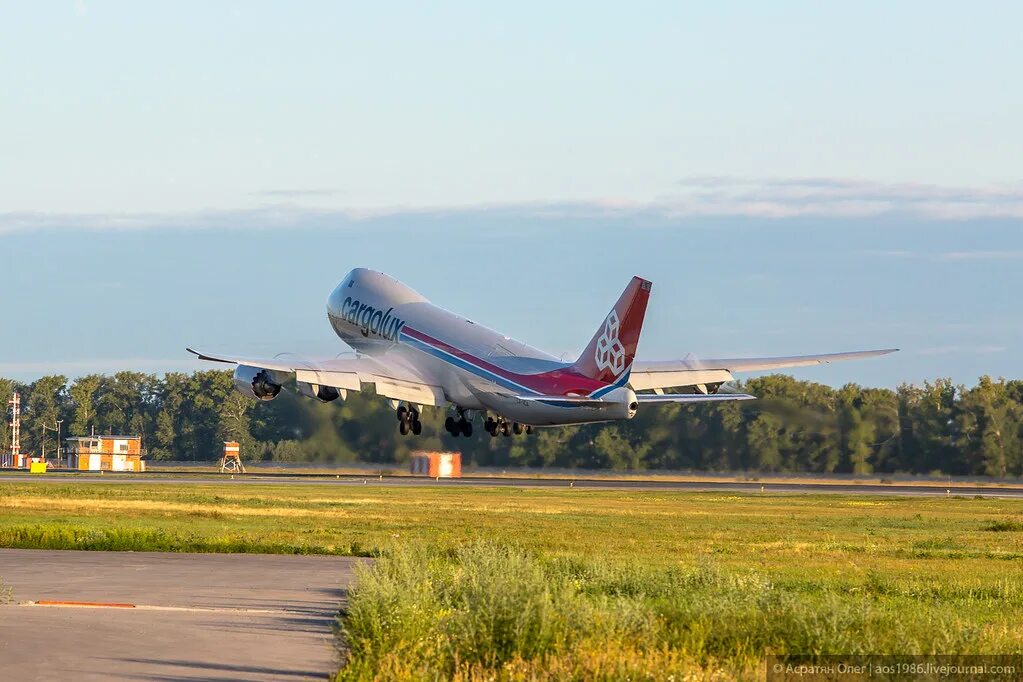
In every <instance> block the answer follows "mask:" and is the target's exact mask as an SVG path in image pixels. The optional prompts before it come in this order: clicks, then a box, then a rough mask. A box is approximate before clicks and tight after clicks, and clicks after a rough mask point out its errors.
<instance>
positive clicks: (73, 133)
mask: <svg viewBox="0 0 1023 682" xmlns="http://www.w3.org/2000/svg"><path fill="white" fill-rule="evenodd" d="M1021 22H1023V5H1019V4H1018V3H1010V2H1002V3H995V2H976V3H969V4H968V5H966V4H962V3H943V2H927V3H923V2H911V1H907V2H900V3H881V2H862V3H848V4H846V5H844V6H839V5H838V4H837V3H819V2H780V3H770V4H768V3H760V2H722V3H713V4H708V3H680V2H663V3H657V2H639V3H629V4H627V5H624V4H618V3H614V4H612V3H570V2H565V3H533V2H520V3H510V4H507V5H506V6H491V5H480V4H478V3H444V2H438V3H386V4H385V3H340V2H323V3H318V2H305V3H300V4H295V3H288V4H286V3H261V2H244V3H242V2H237V3H234V2H219V3H198V2H196V3H192V2H175V3H129V2H91V1H88V0H86V1H80V2H67V3H61V2H52V3H0V79H2V83H3V90H2V94H0V124H2V125H3V130H4V132H3V134H2V135H0V263H3V265H2V266H0V277H2V278H3V280H4V281H6V287H4V288H5V289H6V292H7V294H6V297H5V298H6V302H5V303H4V305H3V310H4V311H5V313H4V314H2V315H0V376H8V377H13V378H17V379H21V380H30V379H33V378H35V377H37V376H39V375H41V374H45V373H54V372H59V373H64V374H67V375H69V376H75V375H79V374H82V373H87V372H93V371H102V372H110V371H115V370H118V369H121V368H131V369H141V370H145V371H156V372H162V371H171V370H174V371H177V370H187V369H192V368H197V367H199V366H200V365H199V364H197V363H195V362H193V361H191V360H189V358H188V357H187V356H185V355H184V353H183V347H184V346H185V345H198V346H201V347H204V348H208V349H210V350H220V351H234V352H240V353H259V354H264V353H270V354H273V353H276V352H279V351H290V352H297V353H308V354H312V355H320V356H322V355H331V354H333V353H336V352H338V350H340V348H339V347H338V343H339V342H337V341H336V340H335V339H333V338H332V336H331V332H330V330H329V327H328V325H327V323H326V321H325V319H324V302H325V299H326V296H327V293H328V292H329V291H330V290H331V288H332V287H333V285H334V284H335V283H336V281H337V280H339V279H340V277H341V276H342V275H343V274H344V273H345V272H347V271H348V270H349V269H351V268H352V267H356V266H367V267H373V268H375V269H379V270H383V271H385V272H388V273H390V274H393V275H395V276H396V277H398V278H399V279H402V280H403V281H405V282H406V283H408V284H409V285H411V286H412V287H414V288H416V289H418V290H419V291H421V292H422V293H423V294H425V295H427V296H428V297H430V298H431V299H433V300H435V301H436V302H437V303H439V304H441V305H444V306H445V307H448V308H451V309H453V310H456V311H458V312H460V313H463V314H466V315H468V316H470V317H472V318H473V319H476V320H477V321H479V322H481V323H484V324H487V325H488V326H491V327H495V328H497V329H499V330H501V331H503V332H504V333H507V334H509V335H510V336H514V337H516V338H519V339H521V340H523V341H525V342H527V343H531V344H532V345H536V346H539V347H541V348H544V349H545V350H548V351H549V352H553V353H555V354H556V355H560V354H565V356H566V357H572V356H574V354H576V353H578V352H579V350H580V349H581V347H582V346H583V345H585V343H586V341H587V339H589V337H590V336H591V335H592V333H593V331H594V330H595V329H596V327H597V326H598V324H599V323H600V321H601V320H602V319H603V317H604V315H606V312H607V310H608V308H609V307H610V305H611V304H612V303H613V301H614V300H615V298H616V297H617V296H618V294H619V293H620V291H621V289H622V288H623V287H624V286H625V284H626V283H627V281H628V278H629V277H630V276H632V275H634V274H639V275H642V276H645V277H648V278H650V279H652V280H653V281H654V291H653V299H652V301H651V308H650V311H649V315H648V322H647V325H646V327H645V329H644V335H643V339H642V342H641V345H640V355H641V357H644V358H651V359H654V358H656V359H667V358H675V357H683V356H685V355H686V354H688V353H694V354H695V355H696V356H697V357H700V356H703V357H709V356H719V357H720V356H723V355H738V354H752V355H762V354H791V353H804V352H805V353H816V352H828V351H841V350H855V349H861V348H873V347H891V346H897V347H900V348H902V349H903V350H902V351H901V352H900V353H899V354H897V355H895V356H889V357H886V358H882V359H878V360H872V361H865V362H859V363H848V364H841V365H834V366H829V367H824V368H815V369H812V370H800V371H799V372H797V373H796V374H797V376H800V377H802V378H808V379H814V380H817V381H822V382H824V383H830V384H833V385H841V384H843V383H846V382H848V381H855V382H859V383H863V384H867V385H878V386H895V385H898V384H900V383H903V382H916V383H919V382H922V381H924V380H927V379H933V378H935V377H939V376H949V377H952V378H953V379H954V380H956V381H959V382H964V383H971V382H973V381H975V379H976V377H977V376H979V375H980V374H991V375H994V376H1006V377H1023V359H1021V353H1020V349H1021V344H1020V342H1021V340H1023V322H1021V320H1020V316H1019V312H1018V311H1019V309H1020V306H1019V304H1018V293H1017V292H1019V291H1020V290H1021V287H1020V285H1021V284H1023V275H1021V274H1020V270H1021V268H1020V265H1021V264H1023V231H1021V227H1023V171H1021V166H1020V163H1019V160H1020V159H1021V158H1023V126H1021V125H1020V124H1019V121H1023V88H1020V87H1018V85H1017V83H1018V78H1019V73H1021V72H1023V47H1021V44H1020V41H1019V39H1018V27H1019V26H1020V25H1021Z"/></svg>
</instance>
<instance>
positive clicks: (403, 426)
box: [398, 419, 409, 436]
mask: <svg viewBox="0 0 1023 682" xmlns="http://www.w3.org/2000/svg"><path fill="white" fill-rule="evenodd" d="M408 428H409V427H408V422H407V421H405V420H404V419H402V420H401V421H400V422H398V433H400V434H401V435H403V436H407V435H408Z"/></svg>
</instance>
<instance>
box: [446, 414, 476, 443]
mask: <svg viewBox="0 0 1023 682" xmlns="http://www.w3.org/2000/svg"><path fill="white" fill-rule="evenodd" d="M444 428H445V430H447V432H448V433H450V434H451V435H452V436H455V437H456V438H457V437H458V436H465V437H466V438H468V437H469V436H471V435H472V422H471V421H469V420H468V419H466V418H465V415H463V414H460V415H458V419H455V418H454V417H448V418H447V419H445V420H444Z"/></svg>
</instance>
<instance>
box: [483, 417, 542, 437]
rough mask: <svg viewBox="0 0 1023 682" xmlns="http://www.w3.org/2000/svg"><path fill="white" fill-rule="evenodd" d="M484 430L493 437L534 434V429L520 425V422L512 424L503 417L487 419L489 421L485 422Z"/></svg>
mask: <svg viewBox="0 0 1023 682" xmlns="http://www.w3.org/2000/svg"><path fill="white" fill-rule="evenodd" d="M483 428H484V429H485V430H486V432H487V433H489V434H490V435H491V437H495V436H498V435H501V436H510V435H512V434H513V433H514V434H515V435H519V434H520V433H525V434H527V435H528V434H531V433H533V427H532V426H529V425H527V424H520V423H519V422H510V421H507V420H505V419H504V418H502V417H498V418H497V419H494V418H493V417H487V420H486V421H485V422H483Z"/></svg>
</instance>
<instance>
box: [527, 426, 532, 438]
mask: <svg viewBox="0 0 1023 682" xmlns="http://www.w3.org/2000/svg"><path fill="white" fill-rule="evenodd" d="M526 435H527V436H532V435H533V427H532V426H527V427H526Z"/></svg>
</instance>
